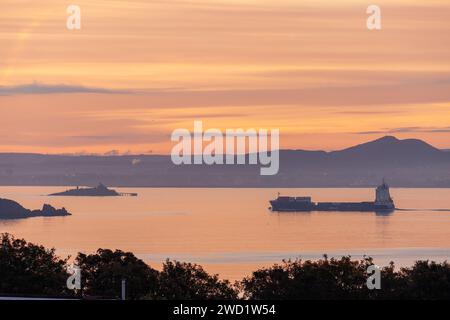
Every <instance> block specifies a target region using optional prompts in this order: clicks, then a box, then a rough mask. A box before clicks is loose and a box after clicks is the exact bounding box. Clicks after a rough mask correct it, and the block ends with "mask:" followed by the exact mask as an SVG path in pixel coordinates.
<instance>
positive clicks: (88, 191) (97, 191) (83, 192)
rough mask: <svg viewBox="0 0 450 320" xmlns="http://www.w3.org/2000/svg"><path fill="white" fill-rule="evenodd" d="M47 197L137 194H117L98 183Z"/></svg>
mask: <svg viewBox="0 0 450 320" xmlns="http://www.w3.org/2000/svg"><path fill="white" fill-rule="evenodd" d="M49 196H69V197H121V196H132V197H136V196H137V193H119V192H117V191H116V190H113V189H108V187H106V186H105V185H104V184H102V183H100V184H99V185H98V186H97V187H94V188H79V187H77V188H76V189H70V190H66V191H63V192H57V193H52V194H49Z"/></svg>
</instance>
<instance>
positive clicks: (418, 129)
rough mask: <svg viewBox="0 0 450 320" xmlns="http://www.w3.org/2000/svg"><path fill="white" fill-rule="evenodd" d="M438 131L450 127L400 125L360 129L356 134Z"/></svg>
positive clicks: (446, 129) (443, 130)
mask: <svg viewBox="0 0 450 320" xmlns="http://www.w3.org/2000/svg"><path fill="white" fill-rule="evenodd" d="M424 132H426V133H439V132H444V133H446V132H450V127H400V128H386V129H382V130H373V131H361V132H355V133H356V134H391V133H424Z"/></svg>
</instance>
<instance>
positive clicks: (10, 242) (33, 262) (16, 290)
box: [0, 233, 69, 296]
mask: <svg viewBox="0 0 450 320" xmlns="http://www.w3.org/2000/svg"><path fill="white" fill-rule="evenodd" d="M0 240H1V247H0V294H8V295H26V296H31V295H39V296H61V295H66V294H68V291H67V290H66V280H67V277H68V276H69V275H68V274H67V272H66V261H67V260H61V259H59V258H58V257H57V256H56V255H55V249H46V248H44V247H43V246H39V245H35V244H33V243H30V242H27V241H25V240H23V239H15V238H14V237H13V236H11V235H10V234H7V233H4V234H1V235H0Z"/></svg>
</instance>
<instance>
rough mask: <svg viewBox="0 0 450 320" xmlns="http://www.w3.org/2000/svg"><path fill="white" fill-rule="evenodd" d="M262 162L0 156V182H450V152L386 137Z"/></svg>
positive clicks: (304, 184) (285, 153)
mask: <svg viewBox="0 0 450 320" xmlns="http://www.w3.org/2000/svg"><path fill="white" fill-rule="evenodd" d="M259 169H260V165H234V166H233V165H222V166H221V165H213V166H208V165H184V166H183V165H182V166H175V165H173V164H172V162H171V160H170V156H166V155H124V156H65V155H42V154H18V153H3V154H0V184H2V185H52V186H55V185H58V186H68V185H71V186H78V185H80V186H83V185H85V186H90V185H96V184H97V183H98V182H99V181H102V182H104V183H105V184H106V185H109V186H115V187H118V186H119V187H120V186H129V187H133V186H136V187H363V186H374V185H376V184H377V183H379V181H380V180H381V179H382V178H383V177H386V178H387V179H388V182H389V183H390V184H391V185H392V186H394V187H395V186H397V187H450V152H448V151H444V150H440V149H437V148H435V147H433V146H431V145H430V144H428V143H426V142H424V141H422V140H418V139H405V140H400V139H397V138H395V137H393V136H385V137H381V138H379V139H376V140H373V141H369V142H367V143H363V144H359V145H356V146H352V147H349V148H346V149H343V150H338V151H332V152H326V151H307V150H280V170H279V173H278V174H277V175H275V176H261V175H260V174H259V173H260V172H259Z"/></svg>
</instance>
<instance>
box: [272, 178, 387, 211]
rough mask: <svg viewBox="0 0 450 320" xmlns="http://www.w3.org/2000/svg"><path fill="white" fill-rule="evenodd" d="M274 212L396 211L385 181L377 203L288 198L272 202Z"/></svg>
mask: <svg viewBox="0 0 450 320" xmlns="http://www.w3.org/2000/svg"><path fill="white" fill-rule="evenodd" d="M270 204H271V207H270V209H271V210H272V211H279V212H301V211H305V212H308V211H362V212H392V211H394V210H395V204H394V200H393V199H392V198H391V195H390V192H389V186H388V184H387V183H386V182H385V181H384V179H383V183H382V184H381V185H379V186H378V187H377V188H376V190H375V201H367V202H313V201H312V200H311V197H286V196H280V195H278V198H277V199H275V200H271V201H270Z"/></svg>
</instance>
